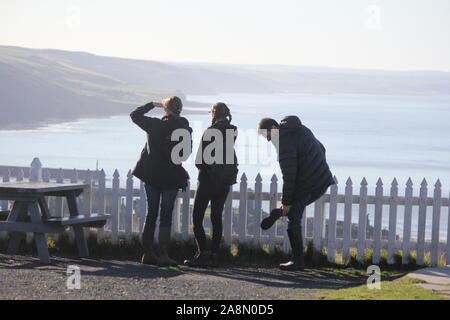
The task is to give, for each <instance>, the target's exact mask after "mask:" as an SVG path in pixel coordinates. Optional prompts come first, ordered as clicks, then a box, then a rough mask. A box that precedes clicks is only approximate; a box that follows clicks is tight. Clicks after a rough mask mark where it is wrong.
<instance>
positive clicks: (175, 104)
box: [162, 96, 183, 116]
mask: <svg viewBox="0 0 450 320" xmlns="http://www.w3.org/2000/svg"><path fill="white" fill-rule="evenodd" d="M162 105H163V106H164V108H167V109H168V110H170V111H171V112H172V113H173V114H174V115H175V116H179V115H180V113H181V110H182V109H183V103H182V102H181V99H180V98H178V97H177V96H172V97H169V98H166V99H164V100H163V101H162Z"/></svg>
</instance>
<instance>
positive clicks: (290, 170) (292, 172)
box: [280, 149, 298, 205]
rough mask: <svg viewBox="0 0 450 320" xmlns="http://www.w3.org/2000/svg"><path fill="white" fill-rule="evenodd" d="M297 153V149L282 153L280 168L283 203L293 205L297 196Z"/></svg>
mask: <svg viewBox="0 0 450 320" xmlns="http://www.w3.org/2000/svg"><path fill="white" fill-rule="evenodd" d="M297 158H298V157H297V151H296V150H295V149H292V150H285V151H284V152H283V153H281V152H280V168H281V174H282V176H283V194H282V198H281V203H282V204H284V205H292V203H293V202H294V196H295V182H296V178H297V170H298V168H297V166H298V159H297Z"/></svg>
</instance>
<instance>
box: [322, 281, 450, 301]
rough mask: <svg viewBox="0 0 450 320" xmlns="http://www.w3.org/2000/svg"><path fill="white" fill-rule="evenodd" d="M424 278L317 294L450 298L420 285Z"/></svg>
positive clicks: (334, 297)
mask: <svg viewBox="0 0 450 320" xmlns="http://www.w3.org/2000/svg"><path fill="white" fill-rule="evenodd" d="M418 283H423V281H422V280H418V279H412V278H408V277H403V278H401V279H399V280H397V281H382V282H381V283H380V285H381V288H380V289H379V290H377V289H372V290H371V289H369V288H368V287H367V285H361V286H357V287H352V288H345V289H338V290H329V291H324V292H321V293H319V294H317V295H316V296H315V298H316V299H320V300H450V299H449V298H446V297H442V296H440V295H439V294H438V293H436V292H434V291H432V290H427V289H424V288H422V287H420V286H418V285H417V284H418Z"/></svg>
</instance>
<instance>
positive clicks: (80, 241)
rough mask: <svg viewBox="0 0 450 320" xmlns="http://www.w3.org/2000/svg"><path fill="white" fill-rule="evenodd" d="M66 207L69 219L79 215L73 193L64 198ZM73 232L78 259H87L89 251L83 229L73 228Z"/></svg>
mask: <svg viewBox="0 0 450 320" xmlns="http://www.w3.org/2000/svg"><path fill="white" fill-rule="evenodd" d="M66 199H67V206H68V207H69V213H70V216H71V217H76V216H78V215H79V212H78V207H77V201H76V196H75V193H73V192H71V193H70V194H69V195H67V196H66ZM72 228H73V232H74V234H75V241H76V243H77V248H78V254H79V256H80V257H89V250H88V247H87V242H86V235H85V234H84V231H83V227H81V226H76V225H75V226H73V227H72Z"/></svg>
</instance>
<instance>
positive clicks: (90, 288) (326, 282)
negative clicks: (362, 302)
mask: <svg viewBox="0 0 450 320" xmlns="http://www.w3.org/2000/svg"><path fill="white" fill-rule="evenodd" d="M53 261H54V263H53V264H52V265H41V264H40V263H39V261H38V259H37V258H35V257H30V256H19V255H18V256H10V255H2V254H0V288H1V290H0V299H289V298H290V297H292V296H293V295H296V298H300V299H310V298H311V297H312V295H314V294H315V293H318V292H319V291H320V290H327V289H338V288H343V287H348V286H354V285H360V284H363V283H365V278H363V277H361V276H349V275H338V274H336V273H333V272H331V271H330V270H326V269H322V270H321V269H306V270H305V271H303V272H291V273H290V272H281V271H279V270H277V269H256V268H232V269H214V270H204V269H192V268H184V267H182V268H181V270H168V269H159V268H156V267H150V266H143V265H140V264H138V263H137V262H133V261H117V260H101V259H95V260H94V259H71V258H64V257H54V259H53ZM68 265H77V266H79V267H80V268H81V289H80V290H68V289H67V286H66V282H67V278H68V277H67V274H66V272H67V266H68Z"/></svg>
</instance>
